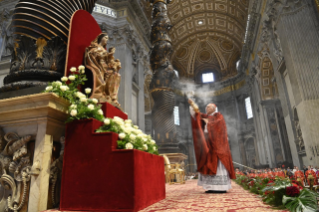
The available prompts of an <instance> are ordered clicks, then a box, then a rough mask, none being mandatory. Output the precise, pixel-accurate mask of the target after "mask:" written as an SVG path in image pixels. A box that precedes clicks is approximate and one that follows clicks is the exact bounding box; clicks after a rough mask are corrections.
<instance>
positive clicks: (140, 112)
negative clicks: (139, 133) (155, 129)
mask: <svg viewBox="0 0 319 212" xmlns="http://www.w3.org/2000/svg"><path fill="white" fill-rule="evenodd" d="M137 74H138V86H139V92H138V96H137V122H138V126H139V128H140V129H141V130H143V131H145V115H144V107H145V103H144V65H143V61H142V55H140V57H139V59H138V62H137Z"/></svg>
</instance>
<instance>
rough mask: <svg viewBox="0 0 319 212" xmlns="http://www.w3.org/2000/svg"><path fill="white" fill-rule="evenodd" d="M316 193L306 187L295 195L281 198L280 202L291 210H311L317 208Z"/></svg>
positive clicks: (296, 211) (300, 211) (304, 211)
mask: <svg viewBox="0 0 319 212" xmlns="http://www.w3.org/2000/svg"><path fill="white" fill-rule="evenodd" d="M317 197H318V194H317V193H315V192H313V191H310V190H308V189H303V190H302V191H301V192H300V194H299V196H297V197H287V196H286V195H284V196H283V198H282V204H283V205H284V206H285V207H286V208H287V209H288V210H289V211H291V212H313V211H316V210H317V209H318V206H317Z"/></svg>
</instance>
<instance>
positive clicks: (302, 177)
mask: <svg viewBox="0 0 319 212" xmlns="http://www.w3.org/2000/svg"><path fill="white" fill-rule="evenodd" d="M295 168H296V171H295V173H294V176H295V179H296V180H297V179H298V178H300V179H301V183H302V185H303V186H304V185H305V184H304V180H305V175H304V174H303V172H302V171H300V170H299V168H298V166H296V167H295Z"/></svg>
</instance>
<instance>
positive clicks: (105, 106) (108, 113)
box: [101, 102, 127, 120]
mask: <svg viewBox="0 0 319 212" xmlns="http://www.w3.org/2000/svg"><path fill="white" fill-rule="evenodd" d="M101 104H102V108H101V109H102V110H103V113H104V116H105V117H106V118H114V116H118V117H120V118H122V119H124V120H125V119H127V114H126V113H123V112H122V111H121V110H120V109H118V108H116V107H114V106H113V105H111V104H109V103H107V102H104V103H101Z"/></svg>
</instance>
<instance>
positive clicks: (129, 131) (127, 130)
mask: <svg viewBox="0 0 319 212" xmlns="http://www.w3.org/2000/svg"><path fill="white" fill-rule="evenodd" d="M124 132H125V133H127V134H130V133H131V132H132V131H131V129H130V128H126V127H124Z"/></svg>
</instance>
